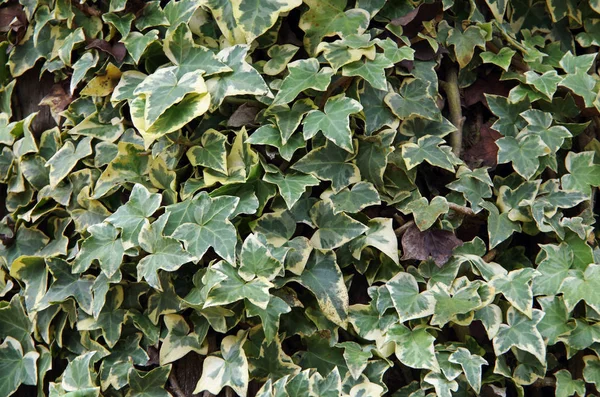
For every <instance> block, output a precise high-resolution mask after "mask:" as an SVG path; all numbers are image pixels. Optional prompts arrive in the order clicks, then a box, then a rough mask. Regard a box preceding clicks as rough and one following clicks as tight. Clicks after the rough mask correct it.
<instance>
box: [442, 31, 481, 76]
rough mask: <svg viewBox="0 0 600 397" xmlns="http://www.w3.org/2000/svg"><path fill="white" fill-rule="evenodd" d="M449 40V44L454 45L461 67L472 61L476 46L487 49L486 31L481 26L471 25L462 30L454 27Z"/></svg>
mask: <svg viewBox="0 0 600 397" xmlns="http://www.w3.org/2000/svg"><path fill="white" fill-rule="evenodd" d="M447 41H448V45H449V46H454V53H455V54H456V60H457V61H458V64H459V65H460V67H461V68H464V67H465V66H467V64H468V63H469V62H471V59H472V58H473V54H474V53H475V47H479V48H481V49H482V50H485V42H486V32H485V31H484V30H483V29H481V28H480V27H479V26H469V27H468V28H467V29H465V30H464V31H462V32H461V31H460V30H458V29H452V30H451V31H450V34H449V36H448V40H447Z"/></svg>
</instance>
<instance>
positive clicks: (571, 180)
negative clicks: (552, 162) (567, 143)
mask: <svg viewBox="0 0 600 397" xmlns="http://www.w3.org/2000/svg"><path fill="white" fill-rule="evenodd" d="M565 166H566V168H567V171H569V174H567V175H563V177H562V178H561V182H562V186H563V189H565V190H573V191H580V192H583V193H584V194H587V195H590V194H591V191H592V188H591V186H600V165H598V164H595V163H594V152H581V153H574V152H569V153H568V154H567V157H566V159H565Z"/></svg>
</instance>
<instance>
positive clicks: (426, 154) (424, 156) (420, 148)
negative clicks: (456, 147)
mask: <svg viewBox="0 0 600 397" xmlns="http://www.w3.org/2000/svg"><path fill="white" fill-rule="evenodd" d="M442 143H445V141H444V140H443V139H442V138H439V137H436V136H431V135H426V136H424V137H421V138H419V139H418V140H417V143H412V142H407V143H405V144H403V145H402V157H403V158H404V162H405V163H406V168H407V169H408V170H411V169H413V168H414V167H416V166H417V165H419V164H421V163H422V162H423V161H427V162H428V163H429V164H431V165H433V166H436V167H440V168H443V169H445V170H448V171H451V172H454V166H455V165H458V164H461V161H460V159H458V158H457V157H456V156H455V155H454V154H453V153H452V149H451V148H450V147H449V146H445V145H444V146H440V145H441V144H442Z"/></svg>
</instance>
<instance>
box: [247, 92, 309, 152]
mask: <svg viewBox="0 0 600 397" xmlns="http://www.w3.org/2000/svg"><path fill="white" fill-rule="evenodd" d="M296 103H298V102H296ZM298 122H300V120H298ZM246 143H250V144H253V145H269V146H272V147H275V148H277V150H279V154H280V156H281V157H283V159H284V160H286V161H290V160H291V159H292V156H293V155H294V153H295V152H296V151H297V150H298V149H301V148H303V147H304V145H305V143H304V138H303V137H302V134H295V135H293V136H291V137H290V139H289V140H288V141H287V142H286V143H283V141H282V133H281V132H280V131H279V129H278V128H277V127H275V126H274V125H271V124H267V125H263V126H261V127H259V128H258V129H257V130H256V131H254V132H253V133H252V135H250V136H249V137H248V139H246Z"/></svg>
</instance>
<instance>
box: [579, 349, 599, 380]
mask: <svg viewBox="0 0 600 397" xmlns="http://www.w3.org/2000/svg"><path fill="white" fill-rule="evenodd" d="M583 362H584V363H585V368H583V379H585V381H586V382H588V383H593V384H595V385H596V386H598V385H600V375H598V374H600V372H599V371H600V360H599V359H598V357H596V356H584V357H583Z"/></svg>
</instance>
